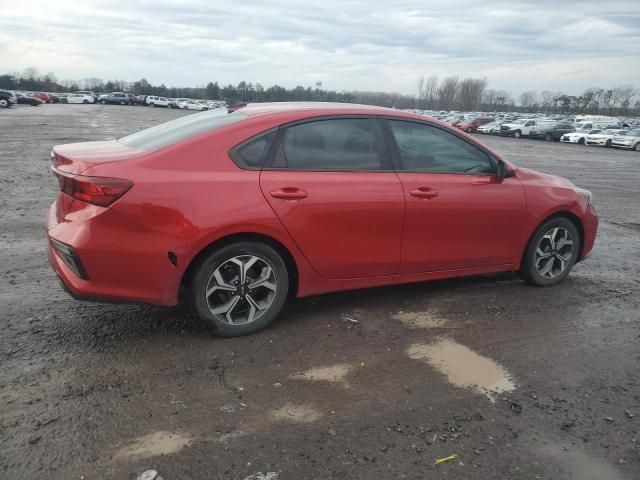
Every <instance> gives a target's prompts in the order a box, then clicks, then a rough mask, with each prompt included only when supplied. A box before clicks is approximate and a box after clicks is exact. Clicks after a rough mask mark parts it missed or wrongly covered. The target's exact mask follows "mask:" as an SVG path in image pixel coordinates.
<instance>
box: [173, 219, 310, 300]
mask: <svg viewBox="0 0 640 480" xmlns="http://www.w3.org/2000/svg"><path fill="white" fill-rule="evenodd" d="M238 242H258V243H264V244H266V245H268V246H270V247H271V248H273V249H274V250H275V251H276V252H277V253H278V254H279V255H280V256H281V257H282V259H283V260H284V263H285V265H286V267H287V273H288V274H289V292H288V296H289V297H290V298H292V297H295V296H296V294H297V292H298V266H297V264H296V261H295V259H294V258H293V255H291V252H290V251H289V249H287V247H285V246H284V245H283V244H282V243H281V242H279V241H278V240H276V239H275V238H273V237H270V236H268V235H263V234H260V233H249V232H247V233H234V234H231V235H227V236H226V237H222V238H219V239H217V240H215V241H214V242H212V243H210V244H209V245H207V246H205V247H204V248H202V249H201V250H200V251H199V252H198V253H197V254H196V255H195V256H194V257H193V258H192V259H191V261H190V262H189V266H188V267H187V268H186V269H185V271H184V273H183V274H182V279H181V281H180V293H181V297H182V296H183V293H184V291H186V290H187V289H188V287H189V286H190V285H191V280H192V278H193V275H194V273H195V271H196V269H197V267H198V265H199V264H200V262H201V261H202V259H203V258H205V257H207V256H208V255H210V254H211V253H212V252H213V251H215V250H219V249H220V248H222V247H225V246H227V245H230V244H232V243H238Z"/></svg>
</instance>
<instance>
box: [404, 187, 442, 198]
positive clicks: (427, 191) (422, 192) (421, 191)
mask: <svg viewBox="0 0 640 480" xmlns="http://www.w3.org/2000/svg"><path fill="white" fill-rule="evenodd" d="M409 194H411V195H413V196H414V197H418V198H425V199H427V200H431V199H432V198H435V197H437V196H438V191H437V190H435V189H433V188H429V187H420V188H414V189H413V190H411V191H410V192H409Z"/></svg>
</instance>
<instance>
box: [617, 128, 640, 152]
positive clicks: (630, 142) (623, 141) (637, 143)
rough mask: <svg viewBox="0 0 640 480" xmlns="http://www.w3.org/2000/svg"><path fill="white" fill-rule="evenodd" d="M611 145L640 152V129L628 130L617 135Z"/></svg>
mask: <svg viewBox="0 0 640 480" xmlns="http://www.w3.org/2000/svg"><path fill="white" fill-rule="evenodd" d="M611 146H612V147H616V148H628V149H633V150H635V151H636V152H640V129H634V130H627V131H625V132H624V134H623V135H616V136H615V137H613V140H612V141H611Z"/></svg>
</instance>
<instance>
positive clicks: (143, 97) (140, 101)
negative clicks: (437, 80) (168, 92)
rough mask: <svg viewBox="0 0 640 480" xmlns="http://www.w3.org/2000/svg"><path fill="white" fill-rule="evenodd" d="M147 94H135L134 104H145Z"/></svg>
mask: <svg viewBox="0 0 640 480" xmlns="http://www.w3.org/2000/svg"><path fill="white" fill-rule="evenodd" d="M146 100H147V96H146V95H137V96H136V105H146V104H147V102H146Z"/></svg>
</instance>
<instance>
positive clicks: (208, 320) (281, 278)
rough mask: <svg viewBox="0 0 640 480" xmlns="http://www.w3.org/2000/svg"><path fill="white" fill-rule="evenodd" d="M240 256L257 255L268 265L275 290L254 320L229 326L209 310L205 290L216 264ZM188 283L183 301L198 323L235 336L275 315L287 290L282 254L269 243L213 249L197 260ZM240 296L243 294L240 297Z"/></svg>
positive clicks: (256, 328) (252, 330)
mask: <svg viewBox="0 0 640 480" xmlns="http://www.w3.org/2000/svg"><path fill="white" fill-rule="evenodd" d="M243 255H252V256H257V257H259V258H260V259H262V260H263V261H265V262H266V263H268V264H269V266H270V267H271V268H272V270H273V273H274V274H275V284H276V292H275V294H274V296H273V299H272V300H271V303H270V305H269V306H268V307H267V309H266V310H265V311H264V313H262V314H261V316H259V317H258V318H257V319H256V320H254V321H253V322H251V323H244V324H237V325H233V324H230V323H227V322H225V321H223V320H221V319H220V318H218V317H217V316H216V315H214V314H213V313H212V312H211V310H210V308H209V305H208V299H207V295H206V293H205V292H206V289H207V287H208V285H209V281H210V279H211V277H212V275H213V274H214V272H215V271H216V269H217V268H218V267H220V266H223V265H224V264H225V263H227V262H228V261H229V260H230V259H232V258H234V257H238V256H243ZM189 284H190V287H189V290H188V292H187V293H186V301H187V304H188V307H189V309H190V311H191V312H192V313H193V315H194V316H195V317H196V318H197V319H198V320H199V321H200V323H201V324H203V325H204V326H205V327H206V328H207V329H208V330H209V331H210V332H211V333H212V334H214V335H217V336H221V337H237V336H241V335H249V334H251V333H255V332H258V331H260V330H262V329H263V328H265V327H267V325H269V324H270V323H271V322H272V321H273V320H274V319H275V318H276V317H277V316H278V314H279V313H280V311H281V310H282V307H283V306H284V304H285V301H286V299H287V296H288V293H289V274H288V271H287V267H286V265H285V263H284V260H282V257H281V256H280V255H279V254H278V253H277V252H276V251H275V250H274V249H273V248H271V247H270V246H268V245H266V244H264V243H259V242H238V243H233V244H230V245H227V246H225V247H222V248H220V249H218V250H215V251H213V252H211V253H210V254H208V255H207V256H205V257H204V258H203V259H202V260H200V261H199V263H198V265H197V266H196V268H195V269H194V271H193V275H192V276H191V279H190V282H189ZM249 291H250V290H249ZM243 292H244V290H243ZM214 295H215V294H214ZM226 295H229V294H228V293H227V294H226ZM233 295H234V296H235V295H236V294H233ZM241 298H244V297H242V296H241Z"/></svg>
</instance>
